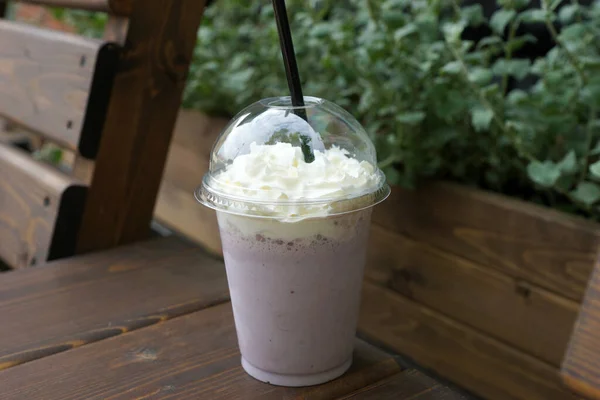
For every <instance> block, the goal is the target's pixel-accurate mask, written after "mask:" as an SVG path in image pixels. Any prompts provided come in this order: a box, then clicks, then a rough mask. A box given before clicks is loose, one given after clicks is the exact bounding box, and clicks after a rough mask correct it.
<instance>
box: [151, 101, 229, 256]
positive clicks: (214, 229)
mask: <svg viewBox="0 0 600 400" xmlns="http://www.w3.org/2000/svg"><path fill="white" fill-rule="evenodd" d="M227 122H228V121H227V120H226V119H222V118H212V117H207V116H205V115H204V114H202V113H199V112H197V111H189V110H182V111H180V113H179V116H178V118H177V124H176V126H175V133H174V136H173V140H172V143H171V147H170V148H169V154H168V157H167V164H166V167H165V173H164V175H163V181H162V183H161V187H160V192H159V195H158V200H157V202H156V207H155V209H154V215H155V217H156V218H157V219H158V220H159V221H160V222H161V223H163V224H164V225H166V226H169V227H170V228H172V229H174V230H176V231H177V232H179V233H181V234H183V235H185V236H186V237H188V238H190V239H191V240H193V241H195V242H196V243H199V244H201V245H202V246H204V247H205V248H207V250H209V251H210V252H211V253H214V254H222V249H221V239H220V236H219V228H218V225H217V217H216V214H215V212H214V211H213V210H211V209H209V208H207V207H204V206H201V205H200V204H198V202H197V201H196V200H195V199H194V196H193V192H194V190H195V189H196V188H197V187H198V186H199V185H200V183H201V182H202V177H203V175H204V173H205V172H206V171H208V165H209V158H210V150H211V148H212V145H213V143H214V142H215V140H216V139H217V136H218V135H219V133H220V132H221V131H222V130H223V128H224V127H225V125H226V124H227Z"/></svg>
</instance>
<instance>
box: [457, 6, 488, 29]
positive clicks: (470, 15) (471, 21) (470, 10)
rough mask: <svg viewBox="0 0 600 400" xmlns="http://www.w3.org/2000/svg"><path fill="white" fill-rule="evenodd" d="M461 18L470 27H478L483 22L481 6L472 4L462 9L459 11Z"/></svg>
mask: <svg viewBox="0 0 600 400" xmlns="http://www.w3.org/2000/svg"><path fill="white" fill-rule="evenodd" d="M460 15H461V17H462V18H463V19H464V20H465V21H466V22H467V24H468V25H471V26H479V25H481V24H483V23H484V22H485V17H484V16H483V7H482V6H481V4H473V5H470V6H467V7H463V8H462V9H461V11H460Z"/></svg>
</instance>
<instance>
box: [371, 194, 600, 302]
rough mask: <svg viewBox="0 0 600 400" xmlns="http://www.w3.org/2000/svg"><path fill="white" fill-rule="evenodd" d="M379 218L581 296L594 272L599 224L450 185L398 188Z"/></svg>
mask: <svg viewBox="0 0 600 400" xmlns="http://www.w3.org/2000/svg"><path fill="white" fill-rule="evenodd" d="M373 219H374V221H375V222H377V223H379V224H381V225H382V226H385V227H386V228H388V229H391V230H394V231H396V232H398V233H401V234H404V235H405V236H407V237H410V238H412V239H415V240H417V241H421V242H425V243H429V244H431V245H433V246H435V247H438V248H440V249H442V250H445V251H447V252H449V253H452V254H455V255H458V256H461V257H463V258H466V259H468V260H471V261H474V262H476V263H478V264H479V265H482V266H485V267H491V268H495V269H497V270H499V271H501V272H504V273H506V274H508V275H510V276H513V277H514V278H519V279H523V280H526V281H529V282H532V283H535V284H537V285H539V286H541V287H543V288H546V289H548V290H551V291H554V292H556V293H558V294H560V295H563V296H566V297H569V298H571V299H574V300H577V301H580V300H581V298H582V295H583V292H584V290H585V286H586V283H587V280H588V278H589V276H590V273H591V271H592V268H593V265H594V260H595V257H596V253H597V251H598V246H599V245H600V230H599V225H598V224H596V223H593V222H590V221H586V220H583V219H581V218H577V217H572V216H569V215H567V214H564V213H561V212H558V211H554V210H550V209H546V208H543V207H539V206H536V205H534V204H529V203H525V202H522V201H519V200H515V199H511V198H508V197H505V196H499V195H495V194H492V193H486V192H483V191H481V190H476V189H469V188H466V187H463V186H459V185H455V184H449V183H435V184H431V185H429V186H426V187H424V188H422V189H421V190H419V191H405V190H402V189H400V188H397V187H394V188H393V190H392V196H391V197H390V198H389V199H388V200H386V201H385V202H383V203H382V204H381V205H380V206H378V207H376V208H375V212H374V215H373Z"/></svg>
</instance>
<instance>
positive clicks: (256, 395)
mask: <svg viewBox="0 0 600 400" xmlns="http://www.w3.org/2000/svg"><path fill="white" fill-rule="evenodd" d="M57 367H58V368H57ZM398 372H399V366H398V365H397V364H396V362H395V361H394V359H393V358H391V357H390V356H388V355H386V354H384V353H382V352H381V351H380V350H377V349H375V348H374V347H372V346H370V345H368V344H366V343H364V342H360V341H359V342H357V347H356V352H355V361H354V365H353V367H352V368H351V370H350V371H349V372H348V373H347V374H346V375H344V377H342V378H341V379H338V380H336V381H334V382H331V383H328V384H325V385H321V386H316V387H311V388H298V389H293V388H283V387H275V386H271V385H267V384H263V383H261V382H258V381H256V380H254V379H253V378H251V377H250V376H248V375H246V374H245V373H244V372H243V370H242V368H241V366H240V354H239V350H238V347H237V339H236V334H235V327H234V324H233V315H232V312H231V306H230V304H229V303H227V304H223V305H220V306H215V307H211V308H208V309H206V310H203V311H199V312H195V313H193V314H190V315H186V316H184V317H181V318H176V319H174V320H172V321H168V322H165V323H163V324H159V325H156V326H152V327H148V328H145V329H141V330H138V331H137V332H133V333H131V334H128V335H122V336H119V337H117V338H113V339H111V340H104V341H102V342H99V343H95V344H93V345H90V346H85V347H82V348H80V349H75V350H73V351H69V352H65V353H62V354H58V355H55V356H53V357H49V358H45V359H42V360H39V361H37V362H35V363H29V364H25V365H23V366H19V367H16V368H11V369H9V370H7V371H4V372H2V373H0V397H1V398H2V399H3V400H11V399H23V398H26V399H28V400H36V399H44V400H52V399H57V400H58V399H60V400H70V399H73V400H74V399H86V400H94V399H103V400H105V399H111V400H118V399H149V398H153V399H157V398H161V399H210V400H218V399H227V400H229V399H242V398H243V399H267V400H268V399H278V400H279V399H299V398H302V399H324V400H325V399H332V398H335V397H338V396H342V395H344V394H347V393H350V392H352V391H355V390H357V389H359V388H361V387H364V386H367V385H370V384H372V383H374V382H377V381H379V380H381V379H385V378H387V377H388V376H391V375H393V374H395V373H398Z"/></svg>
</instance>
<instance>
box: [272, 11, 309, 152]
mask: <svg viewBox="0 0 600 400" xmlns="http://www.w3.org/2000/svg"><path fill="white" fill-rule="evenodd" d="M273 9H274V10H275V20H276V21H277V30H278V31H279V44H280V45H281V55H282V56H283V65H284V66H285V74H286V77H287V82H288V87H289V89H290V95H291V97H292V106H294V107H304V97H303V96H302V84H301V83H300V73H299V72H298V64H297V63H296V53H295V52H294V43H293V41H292V32H291V29H290V22H289V20H288V16H287V11H286V9H285V0H273ZM294 113H295V114H296V115H297V116H299V117H300V118H302V119H303V120H305V121H307V120H308V119H307V115H306V110H305V109H304V108H299V109H296V110H294ZM310 142H311V139H310V137H308V136H305V135H302V136H301V148H302V153H303V154H304V161H306V162H307V163H311V162H313V161H314V159H315V156H314V154H313V151H312V146H311V145H310Z"/></svg>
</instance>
